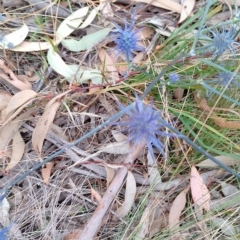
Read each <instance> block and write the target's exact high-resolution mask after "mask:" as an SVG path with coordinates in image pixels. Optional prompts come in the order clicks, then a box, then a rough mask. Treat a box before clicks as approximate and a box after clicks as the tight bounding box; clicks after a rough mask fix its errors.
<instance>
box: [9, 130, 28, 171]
mask: <svg viewBox="0 0 240 240" xmlns="http://www.w3.org/2000/svg"><path fill="white" fill-rule="evenodd" d="M11 147H12V156H11V160H10V162H9V163H8V165H7V167H6V169H5V170H6V171H8V170H10V169H11V168H13V167H15V166H16V165H17V164H18V162H19V161H20V160H21V159H22V156H23V154H24V150H25V142H24V140H23V138H22V136H21V134H20V133H19V131H16V132H15V133H14V135H13V138H12V146H11Z"/></svg>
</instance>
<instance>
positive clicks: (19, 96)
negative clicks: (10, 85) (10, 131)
mask: <svg viewBox="0 0 240 240" xmlns="http://www.w3.org/2000/svg"><path fill="white" fill-rule="evenodd" d="M36 96H37V93H36V92H34V91H33V90H31V89H26V90H23V91H21V92H18V93H16V94H15V95H14V96H13V97H12V98H11V99H10V101H9V103H8V105H7V108H6V111H5V114H6V116H5V120H7V119H9V117H10V116H12V115H13V112H14V111H15V110H17V109H18V108H20V107H21V106H22V105H24V104H25V103H27V104H28V103H29V102H28V101H29V100H31V99H32V98H34V97H36ZM20 109H21V110H22V108H20ZM21 110H20V111H21ZM20 111H16V112H17V114H18V113H19V112H20ZM17 114H14V116H13V117H15V116H16V115H17ZM13 117H11V119H12V118H13Z"/></svg>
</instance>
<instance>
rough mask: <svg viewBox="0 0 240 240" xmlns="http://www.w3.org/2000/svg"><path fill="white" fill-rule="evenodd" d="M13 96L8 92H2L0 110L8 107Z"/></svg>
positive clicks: (0, 93)
mask: <svg viewBox="0 0 240 240" xmlns="http://www.w3.org/2000/svg"><path fill="white" fill-rule="evenodd" d="M11 98H12V96H11V95H10V94H9V93H7V92H0V111H2V110H3V109H4V108H6V107H7V105H8V103H9V101H10V99H11Z"/></svg>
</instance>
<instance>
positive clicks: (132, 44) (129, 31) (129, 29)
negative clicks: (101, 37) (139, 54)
mask: <svg viewBox="0 0 240 240" xmlns="http://www.w3.org/2000/svg"><path fill="white" fill-rule="evenodd" d="M134 16H135V14H133V17H132V19H131V22H130V24H128V23H127V21H126V20H125V23H124V29H123V28H122V27H120V26H119V25H118V24H116V23H114V25H115V26H116V28H117V30H118V35H117V37H116V39H115V43H116V44H117V46H116V48H115V50H116V51H117V54H118V55H120V54H124V55H125V56H126V58H127V61H129V60H132V59H133V56H132V51H144V48H143V47H141V46H139V45H138V41H139V32H140V31H141V30H142V29H139V30H134V27H133V24H134Z"/></svg>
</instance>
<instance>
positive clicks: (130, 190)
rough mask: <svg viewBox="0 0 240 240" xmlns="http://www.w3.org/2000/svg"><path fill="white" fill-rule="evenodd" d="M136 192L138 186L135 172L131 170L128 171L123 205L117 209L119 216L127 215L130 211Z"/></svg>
mask: <svg viewBox="0 0 240 240" xmlns="http://www.w3.org/2000/svg"><path fill="white" fill-rule="evenodd" d="M136 192H137V186H136V181H135V178H134V176H133V174H132V173H131V172H130V171H128V175H127V184H126V192H125V200H124V202H123V204H122V206H121V207H120V208H119V209H118V210H117V214H118V216H120V217H125V216H126V215H127V214H128V213H129V211H130V210H131V207H132V205H133V203H134V200H135V195H136Z"/></svg>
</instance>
